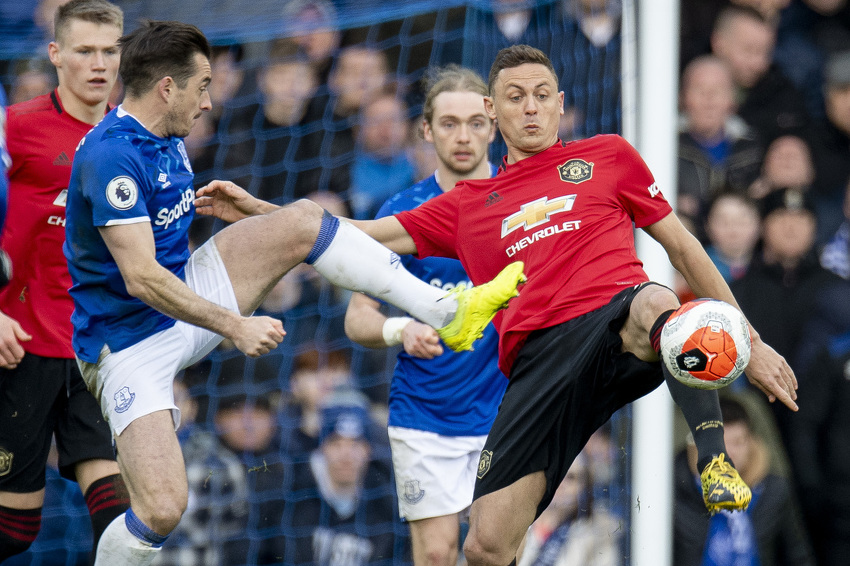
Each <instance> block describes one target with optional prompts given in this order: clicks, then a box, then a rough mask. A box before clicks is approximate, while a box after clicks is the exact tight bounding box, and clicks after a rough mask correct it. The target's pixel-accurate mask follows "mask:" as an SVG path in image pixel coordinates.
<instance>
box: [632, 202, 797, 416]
mask: <svg viewBox="0 0 850 566" xmlns="http://www.w3.org/2000/svg"><path fill="white" fill-rule="evenodd" d="M645 230H646V232H647V233H648V234H649V235H650V236H652V237H653V238H654V239H655V240H656V241H657V242H658V243H660V244H661V245H662V246H664V249H665V250H666V251H667V255H668V256H669V258H670V262H671V263H672V264H673V267H675V268H676V269H677V270H678V271H679V273H681V274H682V276H683V277H684V278H685V281H687V282H688V285H690V287H691V289H692V290H693V291H694V293H695V294H696V295H697V296H698V297H712V298H715V299H720V300H721V301H725V302H727V303H729V304H731V305H734V306H735V307H737V308H738V309H739V310H740V307H739V306H738V303H737V301H735V297H734V296H733V295H732V291H731V290H729V286H728V285H727V284H726V281H724V279H723V276H721V275H720V273H719V272H718V271H717V268H716V267H715V266H714V263H712V261H711V258H709V257H708V254H706V253H705V250H704V249H703V247H702V246H701V245H700V243H699V242H698V241H697V239H696V238H695V237H694V236H693V235H692V234H691V233H690V232H688V230H687V229H686V228H685V227H684V226H683V225H682V223H681V222H680V221H679V219H678V218H677V217H676V215H675V214H673V213H671V214H668V215H667V216H666V217H664V218H663V219H661V220H659V221H658V222H656V223H655V224H652V225H650V226H647V227H646V228H645ZM750 335H751V337H752V341H753V351H752V356H751V357H750V363H749V365H748V366H747V371H746V373H747V377H748V378H749V380H750V381H751V382H752V383H753V384H754V385H755V386H756V387H758V388H759V389H761V391H762V392H763V393H764V394H765V395H767V397H768V399H770V401H771V402H773V401H775V400H776V399H779V400H780V401H781V402H782V403H784V404H785V405H787V406H788V407H789V408H790V409H792V410H794V411H796V410H797V404H796V403H794V400H795V399H796V398H797V392H796V389H797V378H796V377H795V376H794V372H793V370H792V369H791V367H790V366H789V365H788V363H787V362H786V361H785V358H783V357H782V356H780V355H779V354H778V353H776V351H775V350H774V349H773V348H771V347H770V346H769V345H767V344H765V343H764V342H763V341H762V340H761V337H760V336H759V334H758V332H756V329H755V328H753V326H752V325H750Z"/></svg>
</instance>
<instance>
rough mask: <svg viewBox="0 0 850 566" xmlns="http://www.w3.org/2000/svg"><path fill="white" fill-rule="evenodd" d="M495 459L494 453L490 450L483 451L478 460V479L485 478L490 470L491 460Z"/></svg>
mask: <svg viewBox="0 0 850 566" xmlns="http://www.w3.org/2000/svg"><path fill="white" fill-rule="evenodd" d="M492 461H493V453H492V452H491V451H489V450H482V451H481V458H480V459H479V460H478V479H481V478H483V477H484V476H485V475H487V472H489V471H490V462H492Z"/></svg>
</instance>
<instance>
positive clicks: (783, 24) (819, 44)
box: [774, 0, 850, 118]
mask: <svg viewBox="0 0 850 566" xmlns="http://www.w3.org/2000/svg"><path fill="white" fill-rule="evenodd" d="M848 45H850V4H848V3H847V0H795V1H793V2H791V5H790V6H789V7H788V9H786V10H784V11H783V13H782V18H781V20H780V24H779V33H778V35H777V44H776V51H775V54H774V60H775V61H776V63H777V64H778V65H779V66H780V67H781V68H782V70H783V72H784V73H785V74H786V75H787V76H788V78H790V79H791V80H792V81H793V82H794V84H796V85H797V88H799V89H800V90H802V91H803V93H804V95H805V98H806V104H807V106H808V107H809V112H810V113H811V114H812V116H814V117H817V118H820V117H822V116H823V114H824V107H823V67H824V64H825V63H826V59H827V57H829V56H830V55H832V54H833V53H836V52H838V51H843V50H846V49H847V47H848Z"/></svg>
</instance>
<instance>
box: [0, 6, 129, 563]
mask: <svg viewBox="0 0 850 566" xmlns="http://www.w3.org/2000/svg"><path fill="white" fill-rule="evenodd" d="M55 23H56V25H55V30H56V39H55V41H53V42H51V43H50V44H49V46H48V54H49V56H50V61H51V62H52V63H53V65H54V66H55V67H56V71H57V73H58V77H59V86H58V87H57V88H56V90H54V91H53V92H51V93H50V94H47V95H44V96H40V97H38V98H35V99H33V100H30V101H27V102H22V103H20V104H16V105H13V106H11V107H10V108H9V115H8V122H7V139H8V148H9V153H10V155H11V156H12V166H11V168H10V169H9V212H8V215H7V218H6V224H5V228H4V232H3V236H2V242H0V245H2V247H3V249H5V250H6V251H7V252H8V253H9V256H10V257H11V259H12V263H13V266H14V270H13V277H12V280H11V282H10V284H9V285H8V286H7V287H6V288H5V289H3V291H2V292H0V310H2V312H0V562H3V561H4V560H5V559H6V558H8V557H10V556H13V555H15V554H18V553H21V552H23V551H25V550H26V549H27V548H28V547H29V546H30V544H31V543H32V541H33V540H34V539H35V537H36V535H37V534H38V531H39V528H40V526H41V507H42V505H43V503H44V487H45V465H46V462H47V455H48V451H49V450H50V445H51V438H52V437H53V435H54V434H55V436H56V442H57V447H58V450H59V470H60V473H61V474H62V476H63V477H66V478H68V479H71V480H76V481H77V482H78V483H79V485H80V489H81V491H82V492H83V494H84V495H85V499H86V503H87V504H88V507H89V513H90V515H91V521H92V528H93V531H94V545H93V547H95V548H96V546H97V542H98V540H99V538H100V535H101V533H102V532H103V530H104V529H105V528H106V526H107V525H108V524H109V523H110V522H111V521H112V520H113V519H114V518H115V517H117V516H118V515H120V514H121V513H122V512H124V510H125V509H126V508H127V505H128V499H127V496H126V488H125V486H124V484H123V482H122V481H121V476H120V475H119V473H118V465H117V464H116V462H115V455H114V451H113V448H112V437H111V434H110V431H109V427H108V426H107V424H106V422H105V421H104V419H103V415H102V414H101V411H100V406H99V405H98V404H97V402H96V401H95V399H94V397H92V395H91V393H89V392H88V391H87V390H86V386H85V384H84V383H83V380H82V377H81V376H80V372H79V369H78V368H77V364H76V362H75V360H74V351H73V349H72V348H71V332H72V329H71V312H72V311H73V308H74V305H73V302H72V301H71V297H70V296H69V294H68V288H69V287H70V286H71V277H70V275H69V274H68V267H67V264H66V262H65V257H64V255H63V254H62V244H63V242H64V241H65V195H66V189H67V187H68V180H69V178H70V175H71V159H72V158H73V157H74V151H75V149H76V147H77V144H78V143H79V142H80V139H81V138H82V137H83V136H84V135H85V134H86V133H87V132H88V131H89V130H90V129H91V127H92V126H93V125H94V124H96V123H97V122H99V121H100V120H101V118H103V116H104V114H105V113H106V111H107V110H108V107H107V99H108V97H109V94H110V92H111V91H112V87H113V86H114V85H115V81H116V78H117V75H118V63H119V50H118V47H117V41H118V38H119V37H120V36H121V33H122V30H123V13H122V12H121V9H120V8H118V7H117V6H115V5H113V4H111V3H109V2H107V1H106V0H72V1H71V2H69V3H67V4H65V5H63V6H61V7H60V8H58V9H57V12H56V18H55Z"/></svg>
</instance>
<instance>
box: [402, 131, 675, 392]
mask: <svg viewBox="0 0 850 566" xmlns="http://www.w3.org/2000/svg"><path fill="white" fill-rule="evenodd" d="M671 212H672V209H671V208H670V205H669V204H668V202H667V200H666V199H665V198H664V196H663V195H662V194H661V192H660V191H659V190H658V188H657V187H656V185H655V180H654V179H653V177H652V174H651V173H650V172H649V169H648V168H647V166H646V164H645V163H644V161H643V159H642V158H641V157H640V155H638V153H637V151H635V149H634V148H633V147H632V146H631V145H629V144H628V143H627V142H626V141H625V140H624V139H623V138H621V137H620V136H615V135H600V136H595V137H593V138H590V139H587V140H580V141H575V142H569V143H562V142H558V143H557V144H555V145H554V146H552V147H551V148H549V149H547V150H545V151H542V152H540V153H538V154H537V155H534V156H532V157H528V158H526V159H523V160H522V161H519V162H517V163H514V164H512V165H506V166H504V170H503V171H502V172H500V173H499V175H497V176H496V177H494V178H492V179H484V180H476V181H464V182H461V183H458V185H457V186H456V187H455V188H454V189H453V190H451V191H449V192H448V193H445V194H443V195H440V196H438V197H437V198H434V199H431V200H430V201H428V202H426V203H424V204H422V205H421V206H419V207H417V208H415V209H413V210H410V211H407V212H402V213H401V214H398V215H397V218H398V219H399V221H400V222H401V224H402V226H404V228H405V229H406V230H407V231H408V232H409V233H410V235H411V236H412V237H413V240H414V241H415V242H416V248H417V250H418V252H419V256H420V257H424V256H431V255H437V256H446V257H456V258H458V259H460V260H461V262H462V263H463V266H464V268H465V269H466V272H467V273H468V274H469V276H470V279H471V280H472V282H473V283H474V284H476V285H478V284H481V283H484V282H487V281H489V280H490V279H492V278H493V277H495V276H496V275H497V274H498V273H499V271H501V269H502V268H504V267H505V266H506V265H508V264H509V263H511V262H514V261H517V260H522V261H524V262H525V274H526V275H527V276H528V282H527V283H526V284H525V285H524V286H522V287H521V288H520V294H519V297H517V298H515V299H513V300H512V301H511V303H510V305H509V307H508V308H507V309H506V310H504V311H502V312H500V313H499V314H498V315H497V317H496V319H495V323H496V327H497V328H498V329H499V334H500V337H501V338H500V344H499V351H500V360H499V366H500V368H501V369H502V371H503V372H504V373H505V375H510V369H511V366H512V365H513V361H514V360H515V359H516V356H517V354H518V353H519V350H520V348H521V347H522V345H523V343H524V342H525V338H526V337H527V336H528V334H529V333H530V332H531V331H533V330H536V329H539V328H546V327H549V326H554V325H557V324H560V323H562V322H565V321H567V320H571V319H573V318H575V317H577V316H580V315H582V314H585V313H587V312H590V311H592V310H594V309H597V308H599V307H601V306H603V305H605V304H607V303H608V302H609V301H610V300H611V298H612V297H613V296H614V295H615V294H617V293H618V292H619V291H621V290H622V289H624V288H626V287H631V286H633V285H636V284H638V283H642V282H644V281H647V280H648V278H647V276H646V273H645V272H644V271H643V264H642V263H641V261H640V260H638V258H637V254H636V252H635V243H634V242H635V241H634V228H635V227H637V228H643V227H645V226H648V225H650V224H653V223H655V222H657V221H659V220H661V219H662V218H664V217H665V216H667V215H668V214H670V213H671Z"/></svg>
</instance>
